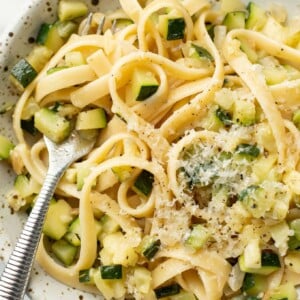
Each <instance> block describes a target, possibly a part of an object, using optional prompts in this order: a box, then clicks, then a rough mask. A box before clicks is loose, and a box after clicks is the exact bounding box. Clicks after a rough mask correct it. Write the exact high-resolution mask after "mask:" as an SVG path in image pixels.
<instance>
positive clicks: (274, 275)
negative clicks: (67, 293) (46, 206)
mask: <svg viewBox="0 0 300 300" xmlns="http://www.w3.org/2000/svg"><path fill="white" fill-rule="evenodd" d="M229 2H230V1H229ZM229 2H228V1H227V2H226V1H221V4H220V3H219V4H211V3H210V1H207V0H182V1H179V0H163V1H161V0H153V1H137V0H126V1H125V0H120V5H121V8H120V10H118V11H116V12H111V13H107V14H106V15H104V14H102V13H95V14H94V15H93V19H92V22H91V24H90V29H89V32H88V33H86V32H84V31H85V28H86V26H87V25H86V22H87V20H86V19H84V20H83V21H82V23H81V24H80V26H79V30H78V33H74V34H72V35H71V37H70V38H69V40H68V41H67V42H66V43H65V44H64V45H63V46H62V47H60V48H59V49H58V51H57V52H56V53H55V54H54V55H53V56H52V57H51V58H50V59H49V61H48V62H47V63H46V65H45V66H44V67H43V68H42V70H41V71H40V72H39V73H38V75H37V77H36V78H35V79H34V80H33V81H32V82H31V83H30V84H29V85H28V86H27V87H26V88H25V90H24V92H23V93H22V96H21V97H20V99H19V101H18V102H17V104H16V107H15V110H14V115H13V126H14V131H15V135H16V137H17V140H18V144H17V146H16V147H15V148H14V149H13V150H12V152H11V154H10V158H11V162H12V166H13V168H14V170H15V172H16V174H17V175H18V177H19V178H21V177H22V176H23V179H24V177H25V179H26V180H27V181H26V182H27V184H28V186H27V189H29V190H27V191H28V192H27V193H26V194H25V195H24V194H22V193H21V192H20V189H18V187H17V186H16V185H15V186H14V188H13V190H12V192H11V193H10V194H9V195H8V201H9V203H10V205H11V207H12V208H13V209H15V210H19V209H27V208H30V207H31V205H32V203H34V197H35V195H36V194H37V193H38V191H39V188H40V186H41V184H42V183H43V178H44V177H45V174H46V170H47V151H46V147H45V144H44V142H43V139H41V138H40V136H39V135H38V138H37V139H36V140H34V141H33V142H32V141H31V139H28V136H27V134H25V131H24V123H26V121H29V120H32V118H33V119H34V118H35V117H36V113H37V112H38V111H40V110H41V109H43V108H47V109H48V111H49V110H50V111H51V113H53V114H57V115H59V117H62V118H64V120H67V121H66V122H69V121H70V122H71V124H72V122H74V123H76V125H75V126H76V129H78V130H82V131H85V133H87V134H97V143H96V145H95V147H94V149H93V150H92V151H91V152H90V153H89V154H88V155H87V156H86V157H85V158H84V159H83V160H81V161H78V162H76V163H74V164H73V165H72V166H71V167H70V168H69V169H68V170H67V171H66V174H65V175H64V176H63V178H62V180H61V181H60V183H59V185H58V188H57V190H56V193H55V200H53V203H52V204H51V205H50V209H53V212H55V214H56V215H57V218H56V219H55V220H56V221H57V223H58V224H55V222H54V220H53V219H52V220H50V219H49V220H48V221H49V224H50V225H49V224H46V225H45V226H48V227H49V226H50V228H47V229H44V234H43V237H42V241H41V242H40V245H39V249H38V254H37V260H38V262H39V263H40V265H41V266H42V267H43V268H44V269H45V270H46V271H47V272H48V273H49V274H50V275H51V276H53V277H54V278H56V279H57V280H59V281H61V282H63V283H65V284H67V285H69V286H72V287H75V288H78V289H81V290H85V291H89V292H91V293H98V294H99V293H101V294H102V295H103V296H104V298H105V299H125V298H128V297H133V298H134V299H157V298H164V299H173V300H176V299H187V300H189V299H207V300H214V299H273V300H274V299H289V300H291V299H296V298H297V296H296V288H295V287H296V285H297V284H299V273H300V267H299V266H300V253H299V252H298V251H297V250H298V249H299V248H300V227H299V226H300V223H299V222H300V209H299V204H300V202H299V195H300V189H299V186H300V169H299V153H300V145H299V137H300V136H299V135H300V134H299V129H300V102H299V89H300V87H299V86H300V81H299V80H300V70H299V68H300V64H299V62H300V51H299V49H300V38H299V32H300V31H299V27H298V31H297V30H295V29H294V28H295V26H293V25H289V24H292V23H288V22H290V20H286V17H285V15H284V14H279V11H278V10H275V9H273V10H270V12H269V13H266V11H265V10H264V9H263V8H261V7H260V6H258V5H256V4H255V3H250V4H249V5H248V8H246V6H244V5H243V4H242V3H241V2H239V1H233V2H231V5H232V7H231V8H230V9H228V8H226V3H227V5H228V3H229ZM220 5H221V7H220ZM253 20H254V21H253ZM101 22H103V24H102V25H103V28H102V29H103V32H102V33H101V34H98V33H96V28H97V26H98V24H99V23H101ZM124 24H125V25H124ZM275 31H276V32H277V33H278V34H274V32H275ZM279 33H282V34H279ZM74 57H75V59H74ZM99 109H100V110H101V111H102V116H103V112H105V113H104V117H105V118H106V121H105V122H104V123H105V124H104V125H103V124H102V123H101V125H99V126H98V127H97V125H95V124H94V123H93V122H94V121H95V120H96V121H97V122H98V121H99V118H100V117H99V116H98V117H97V118H95V119H93V118H92V117H91V114H90V113H91V111H94V112H95V111H97V113H98V112H99ZM84 113H86V116H85V115H84ZM45 116H46V115H45ZM79 116H80V117H79ZM36 118H37V117H36ZM81 118H85V120H86V119H87V120H88V119H91V120H88V121H85V122H83V121H82V123H80V125H78V124H79V121H78V120H79V119H80V120H81ZM106 123H107V124H106ZM48 125H49V127H51V124H48ZM35 126H36V127H37V128H38V129H39V126H38V124H37V121H36V120H35ZM99 128H102V129H99ZM45 134H46V133H45ZM24 174H25V175H24ZM18 177H17V178H18ZM57 207H59V209H58V208H57ZM49 218H50V217H49ZM57 226H60V227H59V228H60V229H61V228H62V230H63V232H62V235H61V236H59V237H58V236H56V235H54V234H53V233H52V231H55V232H56V233H57V231H59V230H58V227H57ZM76 226H77V227H76ZM75 227H76V229H75ZM56 233H55V234H56ZM64 247H65V248H64ZM62 249H63V250H62ZM67 252H68V255H67V254H66V253H67ZM251 297H252V298H251Z"/></svg>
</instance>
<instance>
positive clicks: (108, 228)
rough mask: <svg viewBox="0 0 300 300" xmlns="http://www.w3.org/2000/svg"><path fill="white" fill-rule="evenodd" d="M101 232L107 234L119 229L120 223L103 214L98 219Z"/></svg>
mask: <svg viewBox="0 0 300 300" xmlns="http://www.w3.org/2000/svg"><path fill="white" fill-rule="evenodd" d="M100 224H101V227H102V232H104V233H106V234H109V233H114V232H117V231H118V230H119V229H120V225H119V224H118V223H117V222H115V221H114V219H112V218H111V217H110V216H109V215H104V216H102V217H101V219H100Z"/></svg>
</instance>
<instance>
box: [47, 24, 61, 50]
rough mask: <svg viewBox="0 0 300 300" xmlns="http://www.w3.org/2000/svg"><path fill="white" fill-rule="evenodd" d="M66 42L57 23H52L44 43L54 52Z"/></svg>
mask: <svg viewBox="0 0 300 300" xmlns="http://www.w3.org/2000/svg"><path fill="white" fill-rule="evenodd" d="M64 43H65V40H64V38H62V37H61V36H60V35H59V32H58V26H57V24H53V25H51V27H50V29H49V31H48V34H47V37H46V39H45V44H44V45H45V46H46V47H47V48H49V49H51V50H52V51H53V52H56V51H57V50H58V49H60V48H61V47H62V46H63V44H64Z"/></svg>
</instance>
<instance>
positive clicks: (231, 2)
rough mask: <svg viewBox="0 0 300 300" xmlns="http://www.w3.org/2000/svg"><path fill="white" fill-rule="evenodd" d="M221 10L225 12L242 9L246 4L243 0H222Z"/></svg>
mask: <svg viewBox="0 0 300 300" xmlns="http://www.w3.org/2000/svg"><path fill="white" fill-rule="evenodd" d="M220 2H221V11H222V12H224V13H228V12H232V11H242V10H244V9H245V6H244V4H243V2H242V1H241V0H221V1H220Z"/></svg>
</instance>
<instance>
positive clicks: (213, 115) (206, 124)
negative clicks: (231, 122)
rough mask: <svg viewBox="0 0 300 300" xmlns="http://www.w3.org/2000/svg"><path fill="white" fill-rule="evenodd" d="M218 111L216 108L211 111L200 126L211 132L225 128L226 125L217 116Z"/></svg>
mask: <svg viewBox="0 0 300 300" xmlns="http://www.w3.org/2000/svg"><path fill="white" fill-rule="evenodd" d="M217 110H218V109H216V108H215V107H212V108H211V109H209V111H208V113H207V115H206V116H205V117H204V118H203V119H202V120H201V122H200V126H201V127H203V128H204V129H207V130H211V131H219V130H220V128H223V127H224V123H223V122H222V121H221V120H220V118H219V117H218V116H217Z"/></svg>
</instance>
